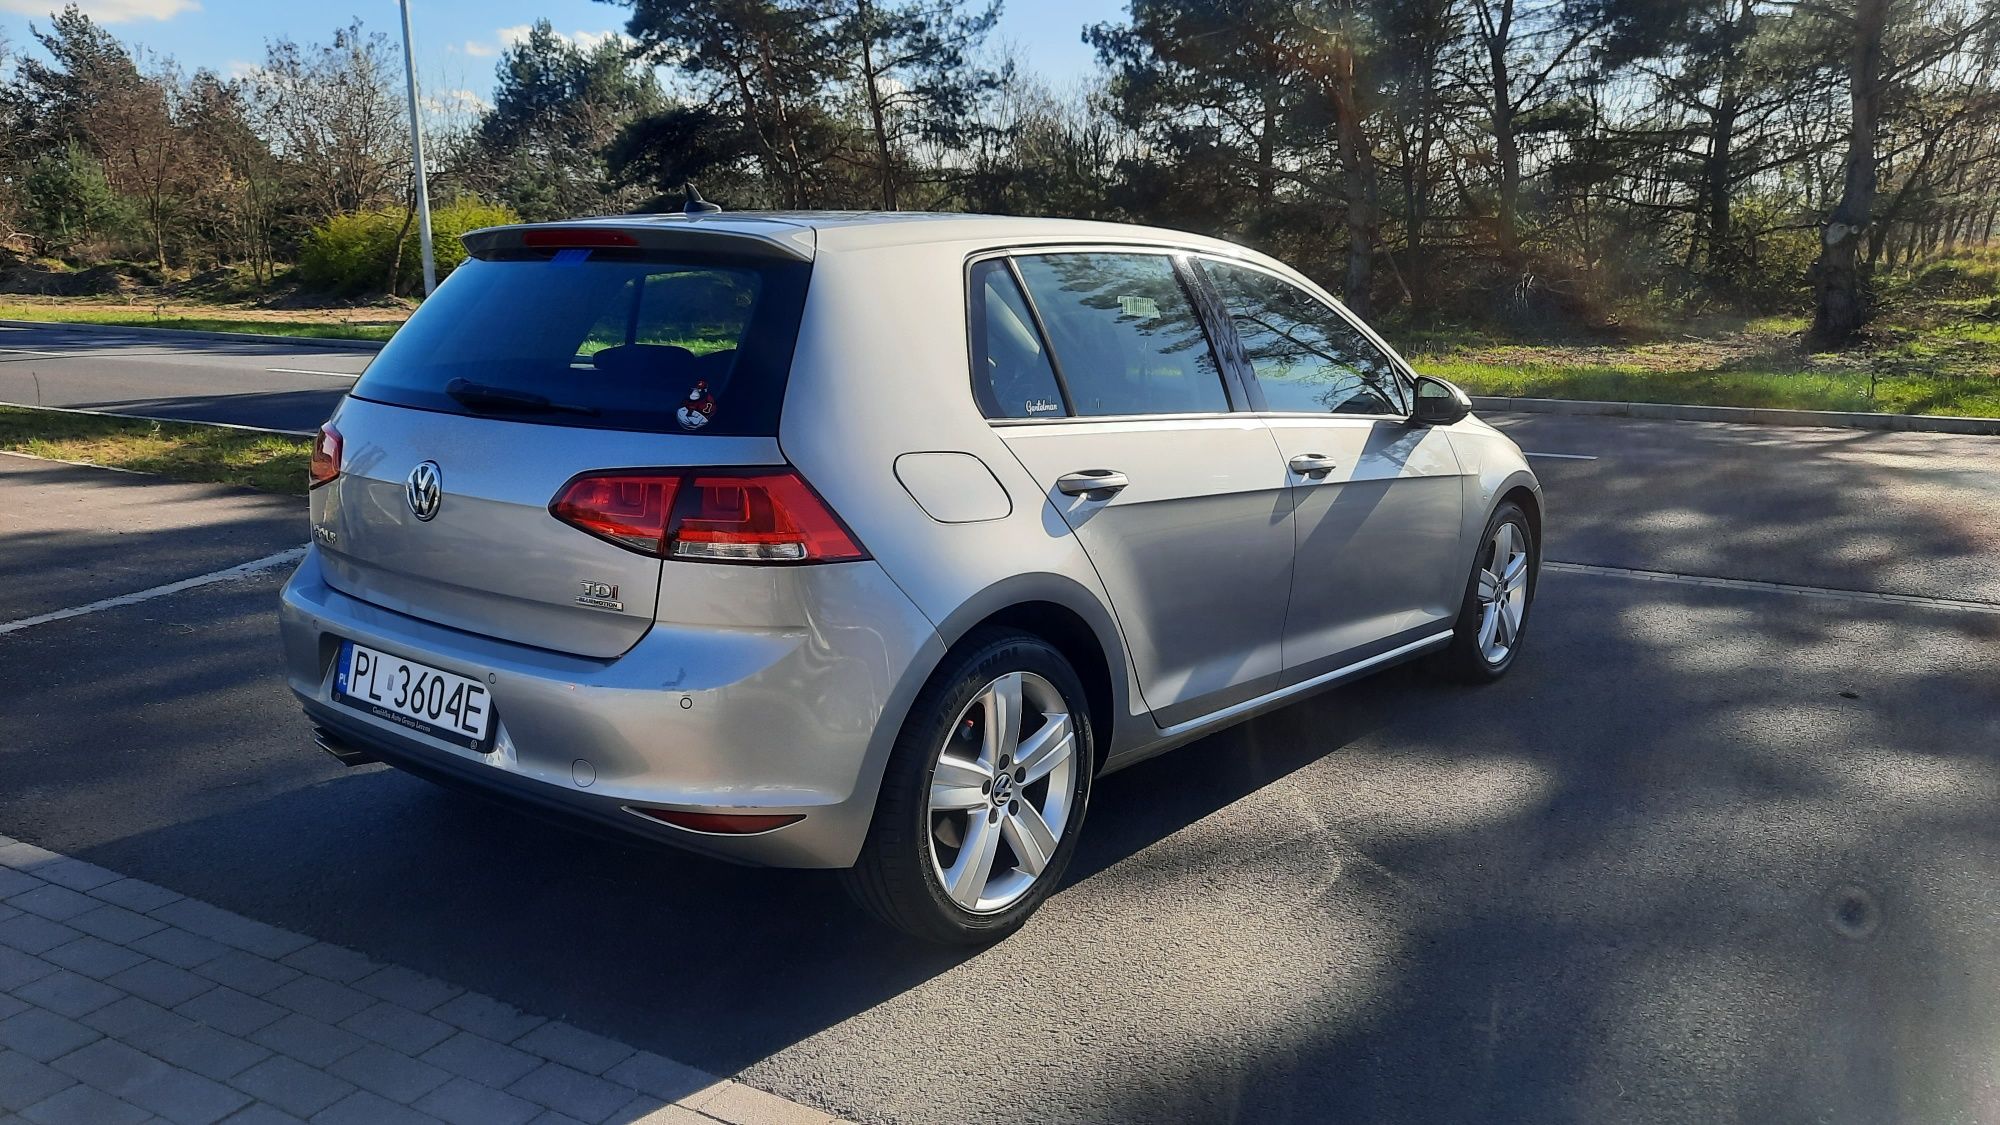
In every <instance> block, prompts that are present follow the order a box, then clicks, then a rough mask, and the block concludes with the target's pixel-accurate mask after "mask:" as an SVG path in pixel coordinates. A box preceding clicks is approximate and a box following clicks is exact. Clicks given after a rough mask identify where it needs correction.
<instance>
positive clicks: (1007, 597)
mask: <svg viewBox="0 0 2000 1125" xmlns="http://www.w3.org/2000/svg"><path fill="white" fill-rule="evenodd" d="M989 628H1003V629H1015V630H1019V631H1020V632H1023V633H1028V634H1030V635H1032V636H1035V637H1038V638H1040V639H1042V640H1044V641H1046V642H1048V643H1049V644H1050V645H1052V646H1054V648H1055V649H1056V651H1058V652H1060V653H1062V655H1063V658H1064V659H1065V660H1068V661H1069V663H1070V667H1072V668H1074V669H1075V670H1076V674H1077V678H1078V679H1080V680H1082V681H1083V690H1084V694H1085V696H1086V700H1085V702H1086V703H1087V704H1088V705H1089V707H1090V721H1091V726H1092V728H1093V733H1094V734H1095V735H1096V738H1095V739H1094V742H1095V743H1096V745H1095V747H1094V753H1095V757H1096V759H1097V765H1098V766H1099V767H1100V768H1101V767H1102V766H1103V764H1104V760H1105V758H1106V756H1107V755H1108V754H1109V752H1110V750H1111V747H1112V743H1113V738H1114V736H1115V734H1116V732H1117V731H1118V730H1119V729H1120V720H1121V719H1122V718H1123V717H1124V716H1127V715H1130V714H1131V713H1132V709H1131V707H1130V706H1129V701H1130V699H1131V690H1130V684H1129V680H1128V677H1127V664H1126V660H1125V646H1124V644H1123V642H1122V640H1121V639H1120V636H1119V633H1118V627H1117V624H1116V622H1114V621H1113V620H1112V619H1111V615H1110V613H1108V612H1107V611H1106V610H1105V609H1104V608H1103V606H1102V605H1101V604H1099V603H1098V601H1097V599H1096V598H1095V597H1093V596H1092V595H1091V593H1090V592H1089V591H1088V590H1086V589H1084V588H1083V587H1082V586H1080V585H1078V584H1077V583H1075V582H1074V581H1072V580H1070V579H1067V578H1063V577H1061V576H1059V575H1052V574H1025V575H1016V576H1014V577H1012V578H1009V579H1006V580H1004V581H1001V582H998V583H995V584H994V585H993V586H990V587H988V588H986V589H985V590H982V591H981V592H980V593H979V594H977V595H975V596H973V597H972V598H969V599H967V600H966V601H965V603H964V604H962V605H961V606H960V607H959V608H958V610H957V611H955V612H954V613H952V614H951V615H950V616H949V617H947V618H946V619H945V620H944V621H942V622H940V623H939V624H938V636H939V637H940V638H941V639H943V641H944V643H945V648H946V652H947V653H949V652H950V651H953V650H955V649H957V647H958V646H959V645H960V644H962V643H964V642H965V640H966V638H968V637H970V636H971V635H972V634H974V633H976V632H978V631H980V630H982V629H989ZM939 662H940V663H942V657H940V661H939ZM933 671H935V669H933Z"/></svg>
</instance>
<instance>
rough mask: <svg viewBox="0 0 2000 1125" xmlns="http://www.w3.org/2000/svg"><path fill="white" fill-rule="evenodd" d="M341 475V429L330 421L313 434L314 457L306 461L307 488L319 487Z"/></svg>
mask: <svg viewBox="0 0 2000 1125" xmlns="http://www.w3.org/2000/svg"><path fill="white" fill-rule="evenodd" d="M339 475H340V431H339V430H336V429H334V428H333V423H332V422H328V423H326V424H324V425H322V426H321V427H320V428H319V433H317V434H314V435H313V451H312V459H311V460H310V461H307V462H306V489H307V490H308V491H310V490H312V489H315V488H318V487H319V486H320V485H322V484H326V483H328V482H329V481H332V480H333V479H334V478H335V477H337V476H339Z"/></svg>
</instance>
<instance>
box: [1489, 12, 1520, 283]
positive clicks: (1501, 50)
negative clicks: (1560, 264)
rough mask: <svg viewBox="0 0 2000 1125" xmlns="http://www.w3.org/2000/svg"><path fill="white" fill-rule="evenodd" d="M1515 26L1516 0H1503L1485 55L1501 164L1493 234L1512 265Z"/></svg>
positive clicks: (1515, 233) (1515, 248) (1516, 201)
mask: <svg viewBox="0 0 2000 1125" xmlns="http://www.w3.org/2000/svg"><path fill="white" fill-rule="evenodd" d="M1513 26H1514V0H1502V3H1501V5H1500V18H1499V19H1498V20H1497V21H1495V24H1494V27H1493V33H1492V34H1491V35H1489V36H1488V37H1487V39H1486V58H1487V63H1488V65H1489V67H1490V68H1491V72H1492V78H1493V107H1492V112H1493V158H1494V160H1495V162H1497V163H1498V164H1499V165H1500V194H1499V198H1498V200H1497V201H1496V202H1497V206H1496V208H1495V213H1494V216H1493V219H1494V222H1493V237H1494V241H1495V242H1497V243H1498V244H1499V248H1500V259H1501V261H1503V262H1506V263H1508V264H1510V265H1511V264H1513V263H1514V262H1516V261H1518V260H1519V258H1520V255H1521V236H1520V231H1519V226H1520V218H1519V216H1520V210H1521V146H1520V141H1519V139H1518V138H1517V137H1516V136H1515V135H1514V94H1513V83H1514V79H1513V76H1512V74H1510V73H1509V70H1508V66H1507V41H1508V39H1509V38H1510V37H1511V35H1512V33H1513Z"/></svg>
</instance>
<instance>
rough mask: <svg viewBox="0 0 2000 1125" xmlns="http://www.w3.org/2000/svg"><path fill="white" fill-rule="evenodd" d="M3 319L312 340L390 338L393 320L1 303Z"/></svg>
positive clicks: (394, 332)
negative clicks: (184, 313)
mask: <svg viewBox="0 0 2000 1125" xmlns="http://www.w3.org/2000/svg"><path fill="white" fill-rule="evenodd" d="M0 320H32V321H36V322H38V323H43V324H103V325H110V326H114V327H118V328H176V329H180V330H181V331H184V332H252V333H256V334H258V335H261V336H299V337H304V338H307V339H313V340H376V341H380V340H387V339H388V338H389V337H391V336H393V335H395V334H396V328H397V327H398V326H397V325H394V324H349V323H343V322H339V321H297V320H258V319H254V318H247V317H221V316H215V317H209V316H201V317H195V316H164V317H161V316H150V315H147V314H145V313H131V312H118V311H111V310H105V309H92V308H87V307H82V306H77V305H65V306H62V307H59V308H51V307H45V306H41V305H0Z"/></svg>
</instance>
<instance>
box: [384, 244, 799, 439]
mask: <svg viewBox="0 0 2000 1125" xmlns="http://www.w3.org/2000/svg"><path fill="white" fill-rule="evenodd" d="M810 272H811V267H810V266H808V265H806V264H805V263H803V262H798V263H793V262H772V261H768V260H764V259H748V258H741V257H735V256H726V255H718V256H691V255H685V254H677V255H675V256H674V257H672V258H659V257H655V256H644V255H640V254H636V253H634V252H632V251H626V250H582V249H565V250H555V251H541V252H535V251H523V252H517V253H514V254H510V255H508V256H505V257H502V258H499V259H495V260H480V259H474V260H471V261H467V262H466V263H464V264H463V265H461V266H460V267H459V268H458V269H456V270H454V271H453V272H452V275H451V277H450V278H448V279H446V281H445V283H444V284H443V285H441V286H439V287H438V290H437V292H436V293H434V294H432V295H431V297H430V298H429V299H428V300H426V301H425V302H424V304H423V306H422V307H421V308H419V309H418V310H417V312H416V314H415V315H414V316H412V317H411V318H410V321H409V323H408V324H406V325H404V326H403V328H402V330H401V331H399V332H397V333H396V336H395V338H394V339H392V340H391V341H390V342H389V344H388V346H387V347H385V348H383V349H382V352H381V354H380V355H378V356H377V357H376V358H375V361H374V362H373V363H371V364H369V365H368V371H367V373H366V374H364V375H363V376H362V377H361V380H360V382H358V383H356V384H355V387H354V395H355V397H357V398H364V399H370V400H373V401H376V402H387V403H392V404H395V405H399V406H414V407H418V408H421V409H424V410H437V411H444V412H448V413H453V414H478V415H490V416H495V417H508V418H518V419H521V420H524V421H534V422H543V423H549V424H555V425H569V426H587V427H600V428H604V429H618V430H651V431H657V432H662V433H702V434H733V435H746V434H748V435H761V436H769V435H774V434H776V433H777V432H778V410H779V407H780V405H781V403H782V400H783V398H784V388H785V378H786V375H787V373H788V372H789V371H790V369H791V362H792V347H793V344H794V343H795V342H796V340H797V338H798V327H799V314H800V310H801V309H802V308H803V306H804V303H805V291H806V281H807V278H808V276H809V274H810Z"/></svg>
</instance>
